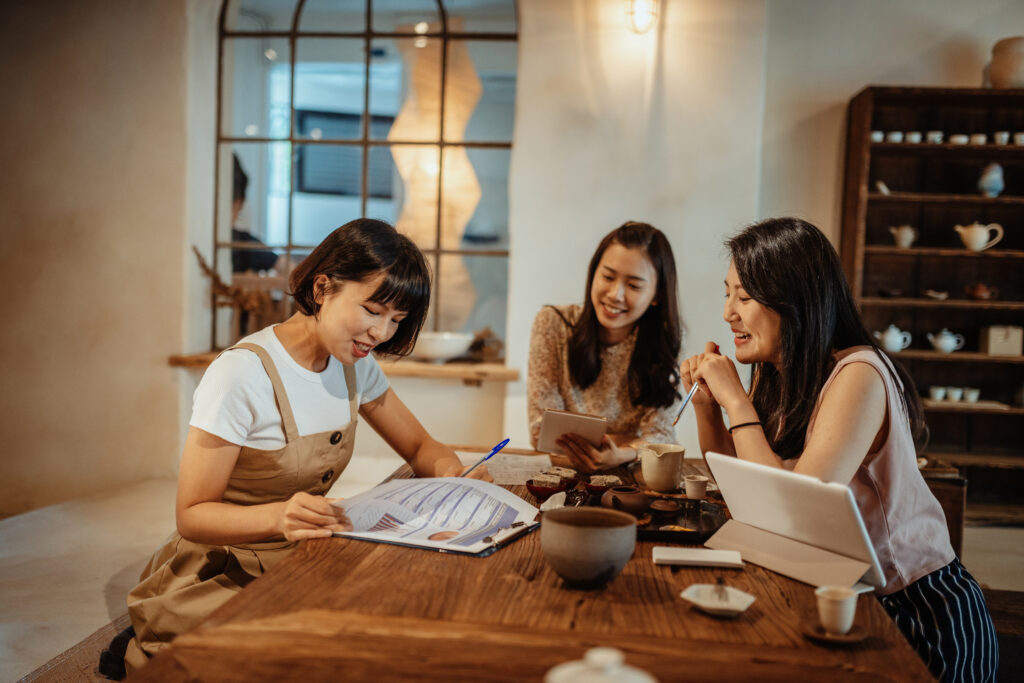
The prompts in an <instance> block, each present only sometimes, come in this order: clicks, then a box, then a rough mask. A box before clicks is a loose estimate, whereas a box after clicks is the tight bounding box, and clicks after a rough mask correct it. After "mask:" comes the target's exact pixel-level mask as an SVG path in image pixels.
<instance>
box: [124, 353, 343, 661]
mask: <svg viewBox="0 0 1024 683" xmlns="http://www.w3.org/2000/svg"><path fill="white" fill-rule="evenodd" d="M232 349H247V350H249V351H252V352H253V353H255V354H256V355H257V356H258V357H259V359H260V360H261V361H262V362H263V367H264V369H266V371H267V375H269V376H270V382H271V384H273V386H274V397H275V398H276V400H277V407H278V410H279V411H280V413H281V422H282V426H283V427H284V436H285V446H284V448H281V449H279V450H276V451H260V450H256V449H253V448H247V447H245V446H242V449H241V451H239V453H238V461H237V462H236V463H235V469H234V470H233V471H232V472H231V478H230V479H229V480H228V485H227V489H226V490H225V491H224V498H223V501H224V502H225V503H233V504H235V505H259V504H261V503H273V502H277V501H284V500H288V499H289V498H291V497H292V495H293V494H295V493H296V492H298V491H305V492H306V493H309V494H312V495H314V496H319V495H323V494H325V493H327V491H328V490H330V488H331V485H332V484H334V482H335V480H336V479H337V478H338V476H339V475H340V474H341V472H342V470H344V469H345V467H346V466H347V465H348V462H349V459H350V458H351V457H352V446H353V444H354V443H355V435H356V421H357V419H358V417H359V406H358V399H357V394H356V373H355V368H354V367H352V366H351V365H345V366H343V367H344V370H345V384H346V385H347V387H348V402H349V413H350V416H349V425H348V427H346V428H345V429H344V430H339V431H333V432H321V433H319V434H310V435H307V436H299V432H298V429H297V428H296V426H295V416H294V415H293V414H292V409H291V404H290V403H289V402H288V396H287V395H286V394H285V391H284V385H283V384H282V382H281V376H280V375H279V374H278V372H277V368H276V367H275V366H274V362H273V360H271V358H270V354H269V353H267V351H266V350H265V349H264V348H263V347H261V346H257V345H256V344H249V343H243V344H237V345H236V346H233V347H232ZM230 350H231V349H228V351H230ZM296 545H297V543H296V542H290V541H286V540H284V539H282V538H278V539H269V540H267V541H263V542H260V543H246V544H241V545H225V546H221V545H204V544H201V543H193V542H191V541H187V540H185V539H183V538H182V537H181V535H179V534H178V533H177V532H175V533H174V534H173V535H172V536H171V538H170V540H168V542H167V543H166V544H164V546H163V547H161V548H160V549H159V550H158V551H157V552H156V553H155V554H154V555H153V557H152V558H150V560H149V564H147V565H146V568H145V569H143V570H142V576H141V578H140V583H139V585H138V586H136V587H135V588H134V589H133V590H132V591H131V592H130V593H129V594H128V614H129V615H130V616H131V620H132V625H133V626H134V627H135V638H134V639H133V640H132V641H131V642H130V643H129V644H128V650H127V652H126V653H125V665H126V667H127V669H128V671H129V672H131V671H132V670H134V669H137V668H139V667H141V666H142V665H143V664H145V663H146V662H147V661H148V657H152V656H153V655H154V654H156V653H157V652H158V651H159V650H160V649H161V648H162V647H164V646H166V645H167V644H168V643H169V642H170V641H171V640H172V639H173V638H174V637H175V636H176V635H178V634H179V633H182V632H184V631H187V630H188V629H190V628H192V627H193V626H195V625H196V624H197V623H199V622H200V621H201V620H202V619H203V618H205V617H206V616H208V615H209V614H210V613H211V612H213V611H214V610H215V609H217V608H218V607H220V606H221V605H223V604H224V603H225V602H227V601H228V600H229V599H230V598H231V597H232V596H234V595H235V594H236V593H238V592H239V591H240V590H242V588H244V587H245V586H246V584H248V583H249V582H250V581H252V580H253V579H255V578H256V577H258V576H260V575H261V574H263V572H265V571H267V570H268V569H270V568H271V567H273V566H274V565H275V564H276V563H277V562H278V561H280V560H281V558H283V557H284V556H285V555H287V554H288V553H289V552H290V551H291V550H292V548H294V547H295V546H296ZM147 655H148V657H147Z"/></svg>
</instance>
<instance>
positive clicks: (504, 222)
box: [441, 147, 512, 250]
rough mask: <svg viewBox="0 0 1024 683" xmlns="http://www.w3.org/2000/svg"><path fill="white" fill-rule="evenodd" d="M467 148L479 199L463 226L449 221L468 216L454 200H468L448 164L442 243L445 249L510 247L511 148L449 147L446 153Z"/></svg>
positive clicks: (446, 168) (443, 193) (502, 248)
mask: <svg viewBox="0 0 1024 683" xmlns="http://www.w3.org/2000/svg"><path fill="white" fill-rule="evenodd" d="M455 151H463V152H464V153H465V154H466V156H467V157H468V163H469V164H470V165H471V166H472V169H473V172H474V176H475V178H476V182H477V187H478V188H479V201H477V203H476V205H475V206H474V207H472V212H471V213H470V214H469V217H468V222H467V223H465V226H464V227H463V228H462V229H461V230H459V228H458V226H457V225H451V224H449V221H452V220H457V219H461V218H464V216H462V212H461V211H460V210H459V209H458V208H457V207H456V206H453V204H459V203H462V202H464V201H465V197H464V195H463V194H462V192H463V190H461V189H460V186H459V183H458V178H457V174H456V178H455V180H454V181H453V182H449V181H450V177H449V175H448V167H447V166H445V173H444V180H443V182H444V188H443V190H442V194H441V198H442V199H441V200H442V202H444V210H443V211H442V212H441V221H442V223H441V235H442V240H443V241H442V243H441V247H442V248H444V249H468V250H494V249H501V250H507V249H508V168H509V162H510V160H511V156H512V153H511V150H509V149H481V148H473V147H471V148H467V149H465V150H460V149H459V148H450V147H449V148H446V149H445V155H446V156H447V155H448V154H450V153H452V152H455Z"/></svg>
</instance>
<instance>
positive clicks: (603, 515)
mask: <svg viewBox="0 0 1024 683" xmlns="http://www.w3.org/2000/svg"><path fill="white" fill-rule="evenodd" d="M635 548H636V519H634V517H633V516H632V515H630V514H627V513H625V512H619V511H618V510H608V509H605V508H599V507H589V506H588V507H565V508H559V509H557V510H549V511H548V512H545V513H544V514H543V515H542V517H541V522H540V549H541V552H543V553H544V558H545V559H546V560H547V562H548V564H549V565H550V566H551V568H552V569H553V570H554V572H555V573H556V574H558V575H559V576H560V577H562V580H564V581H565V583H566V584H567V585H568V586H570V587H572V588H600V587H601V586H603V585H605V584H606V583H608V582H609V581H611V580H612V579H614V578H615V577H616V576H618V574H619V572H621V571H622V568H623V567H625V566H626V563H627V562H628V561H629V558H631V557H632V556H633V551H634V550H635Z"/></svg>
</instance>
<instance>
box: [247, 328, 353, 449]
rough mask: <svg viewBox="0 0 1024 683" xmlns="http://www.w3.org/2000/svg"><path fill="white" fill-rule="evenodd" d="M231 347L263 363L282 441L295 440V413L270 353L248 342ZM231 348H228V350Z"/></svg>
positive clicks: (297, 435) (296, 436)
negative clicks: (249, 353)
mask: <svg viewBox="0 0 1024 683" xmlns="http://www.w3.org/2000/svg"><path fill="white" fill-rule="evenodd" d="M231 349H245V350H246V351H252V352H253V353H255V354H256V356H257V357H258V358H259V359H260V361H261V362H262V363H263V369H264V370H266V371H267V376H268V377H270V383H271V384H273V385H274V399H275V400H276V401H277V410H278V412H280V413H281V425H282V426H283V427H284V441H285V443H286V444H288V443H291V442H292V441H295V440H296V439H297V438H299V428H298V427H297V426H296V425H295V415H293V414H292V405H291V403H289V402H288V394H287V393H285V390H284V383H283V382H282V381H281V375H280V374H278V372H277V366H276V365H274V361H273V359H271V357H270V353H268V352H267V350H266V349H265V348H263V347H262V346H260V345H259V344H252V343H249V342H242V343H241V344H235V345H234V346H232V347H231ZM231 349H228V351H230V350H231ZM346 379H347V377H346ZM351 391H352V390H351V389H349V395H350V396H351Z"/></svg>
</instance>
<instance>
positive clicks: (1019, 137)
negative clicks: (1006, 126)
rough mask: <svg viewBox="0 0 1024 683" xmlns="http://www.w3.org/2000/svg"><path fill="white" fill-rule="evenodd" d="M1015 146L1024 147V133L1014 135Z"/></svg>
mask: <svg viewBox="0 0 1024 683" xmlns="http://www.w3.org/2000/svg"><path fill="white" fill-rule="evenodd" d="M1013 144H1015V145H1024V132H1022V133H1014V134H1013Z"/></svg>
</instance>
